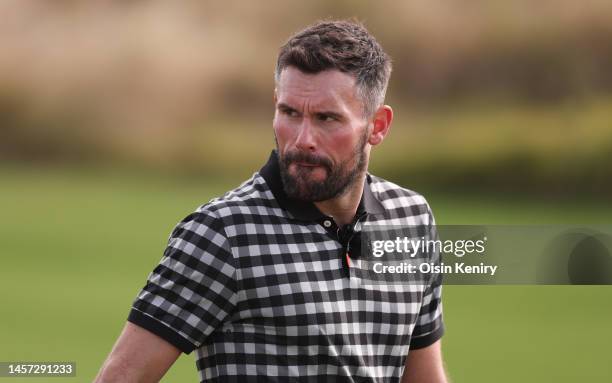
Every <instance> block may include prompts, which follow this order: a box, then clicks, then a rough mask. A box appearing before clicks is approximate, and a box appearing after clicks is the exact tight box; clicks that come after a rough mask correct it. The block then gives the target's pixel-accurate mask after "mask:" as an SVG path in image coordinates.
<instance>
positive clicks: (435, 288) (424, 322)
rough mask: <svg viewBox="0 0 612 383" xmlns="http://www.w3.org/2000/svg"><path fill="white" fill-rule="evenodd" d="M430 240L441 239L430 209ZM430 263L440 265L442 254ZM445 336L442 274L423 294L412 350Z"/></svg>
mask: <svg viewBox="0 0 612 383" xmlns="http://www.w3.org/2000/svg"><path fill="white" fill-rule="evenodd" d="M427 210H428V217H429V222H428V224H429V228H428V229H429V232H428V235H429V237H430V238H433V239H439V238H438V232H437V229H436V225H435V221H434V218H433V214H432V212H431V209H430V208H429V207H428V209H427ZM430 256H431V257H432V258H431V259H430V262H435V263H439V261H440V254H438V253H435V254H430ZM442 335H444V322H443V320H442V274H437V275H432V278H431V279H430V280H429V281H428V284H427V287H426V288H425V291H424V293H423V300H422V302H421V310H420V311H419V316H418V318H417V322H416V325H415V328H414V330H413V332H412V337H411V339H410V349H412V350H414V349H419V348H425V347H427V346H430V345H431V344H433V343H435V342H436V341H437V340H438V339H440V338H442Z"/></svg>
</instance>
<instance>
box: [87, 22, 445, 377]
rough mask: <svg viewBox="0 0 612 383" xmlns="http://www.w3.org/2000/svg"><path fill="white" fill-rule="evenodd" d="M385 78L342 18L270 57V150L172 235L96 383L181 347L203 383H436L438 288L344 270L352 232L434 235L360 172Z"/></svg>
mask: <svg viewBox="0 0 612 383" xmlns="http://www.w3.org/2000/svg"><path fill="white" fill-rule="evenodd" d="M390 73H391V63H390V60H389V58H388V56H387V55H386V54H385V52H384V51H383V50H382V48H381V47H380V45H379V44H378V43H377V42H376V40H375V39H374V38H373V37H372V36H371V35H370V34H369V33H368V32H367V30H366V29H365V28H364V27H363V26H361V25H359V24H356V23H353V22H346V21H336V22H321V23H318V24H315V25H313V26H310V27H308V28H306V29H305V30H303V31H301V32H299V33H298V34H296V35H294V36H293V37H292V38H291V39H290V40H289V41H288V42H287V43H286V44H285V45H284V46H283V47H282V48H281V51H280V54H279V57H278V61H277V67H276V76H275V79H276V89H275V94H274V99H275V104H276V111H275V115H274V122H273V127H274V134H275V138H276V150H275V151H273V152H272V154H271V156H270V158H269V160H268V162H267V163H266V164H265V165H264V166H263V168H262V169H261V170H260V171H259V172H257V173H255V174H254V176H253V177H252V178H251V179H249V180H248V181H246V182H245V183H243V184H242V185H241V186H240V187H238V188H237V189H235V190H232V191H230V192H228V193H226V194H225V195H224V196H222V197H220V198H216V199H213V200H212V201H210V202H209V203H207V204H205V205H203V206H201V207H200V208H199V209H198V210H197V211H196V212H195V213H193V214H191V215H190V216H188V217H187V218H185V219H184V220H183V221H182V222H181V223H180V224H179V225H178V226H177V227H176V228H175V230H174V231H173V233H172V235H171V237H170V240H169V243H168V247H167V249H166V251H165V253H164V256H163V258H162V260H161V261H160V264H159V265H158V266H157V267H156V268H155V270H154V271H153V272H152V273H151V275H150V276H149V279H148V282H147V284H146V286H145V287H144V289H143V290H142V292H141V293H140V294H139V295H138V297H137V299H136V301H135V302H134V305H133V307H132V311H131V313H130V315H129V318H128V323H127V325H126V327H125V328H124V330H123V332H122V334H121V335H120V337H119V339H118V341H117V343H116V344H115V346H114V348H113V350H112V352H111V354H110V355H109V357H108V359H107V360H106V362H105V363H104V365H103V367H102V369H101V371H100V373H99V375H98V378H97V381H98V382H149V381H157V380H159V379H161V377H162V376H163V374H164V373H165V372H166V371H167V369H168V368H169V367H170V366H171V365H172V363H173V362H174V361H175V360H176V359H177V357H178V356H179V354H180V352H181V351H182V352H186V353H189V352H191V351H193V350H196V358H197V368H198V370H199V373H200V377H201V380H202V381H206V382H238V381H240V382H250V381H274V382H290V381H308V382H311V381H312V382H331V381H333V382H399V381H400V380H402V379H403V380H402V381H404V382H446V378H445V374H444V370H443V366H442V358H441V349H440V338H441V336H442V333H443V323H442V316H441V302H440V300H441V286H440V285H439V283H438V284H436V283H432V284H430V285H428V286H422V289H421V290H410V289H404V290H402V289H397V288H389V287H388V286H386V285H366V284H363V283H361V282H360V280H359V278H356V277H354V275H352V274H351V267H354V265H353V262H352V261H351V258H356V257H358V256H359V254H354V253H351V249H350V245H351V243H354V241H352V238H353V237H355V235H356V234H358V232H359V229H360V226H361V225H362V224H366V223H367V224H379V223H382V224H399V225H402V224H405V225H424V226H431V225H432V224H433V218H432V215H431V212H430V210H429V207H428V205H427V203H426V201H425V199H424V198H423V197H421V196H420V195H418V194H416V193H414V192H412V191H409V190H406V189H403V188H400V187H399V186H397V185H395V184H392V183H390V182H387V181H384V180H383V179H380V178H377V177H374V176H372V175H370V174H368V173H367V166H368V163H369V159H370V151H371V149H372V147H373V146H376V145H378V144H380V143H381V142H382V141H383V139H384V138H385V137H386V136H387V134H388V132H389V127H390V125H391V121H392V119H393V112H392V110H391V108H390V107H389V106H387V105H384V104H383V101H384V95H385V91H386V87H387V83H388V79H389V76H390ZM408 351H410V352H408Z"/></svg>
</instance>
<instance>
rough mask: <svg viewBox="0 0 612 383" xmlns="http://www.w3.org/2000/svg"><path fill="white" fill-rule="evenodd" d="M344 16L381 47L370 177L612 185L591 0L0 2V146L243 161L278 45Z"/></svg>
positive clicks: (466, 185) (252, 155)
mask: <svg viewBox="0 0 612 383" xmlns="http://www.w3.org/2000/svg"><path fill="white" fill-rule="evenodd" d="M345 17H355V18H357V19H359V20H361V21H363V22H364V23H365V24H366V26H367V27H368V28H369V29H370V30H371V31H372V32H373V33H374V35H375V36H377V38H378V39H379V41H380V42H381V43H382V44H383V46H384V47H385V48H386V50H387V51H388V52H389V53H390V55H391V56H392V58H393V61H394V71H393V75H392V79H391V84H390V89H389V93H388V97H387V102H388V103H389V104H391V105H392V106H394V109H395V112H396V121H395V123H394V127H393V131H392V134H391V136H390V137H389V140H387V142H385V144H384V145H383V146H382V147H381V148H380V149H377V150H378V153H377V154H376V155H375V158H374V163H373V165H372V166H373V169H374V170H375V171H376V172H377V173H378V174H381V175H383V176H386V177H388V178H391V179H393V180H396V181H398V182H402V183H403V184H405V185H407V186H408V187H414V188H417V189H418V188H419V187H432V188H438V189H444V190H448V191H451V192H452V191H454V190H482V191H486V190H498V191H507V192H522V193H542V194H548V193H552V194H560V195H583V194H590V195H598V196H602V197H609V196H610V191H611V190H612V177H611V175H612V171H611V170H610V166H609V163H610V162H611V160H612V154H611V153H612V126H611V123H610V122H611V121H612V120H611V118H612V112H611V110H612V71H610V69H609V68H612V44H611V43H610V41H612V2H609V1H603V0H601V1H600V0H585V1H581V2H576V1H570V0H557V1H542V2H536V3H534V2H528V1H513V2H489V1H485V0H480V1H471V2H464V1H445V2H435V3H432V2H428V1H411V2H395V1H379V2H367V1H356V2H353V1H337V2H328V1H323V0H319V1H312V2H294V1H289V2H286V1H269V2H261V3H256V2H239V1H224V2H212V1H205V2H201V1H183V2H180V3H179V2H172V3H170V2H161V1H153V2H140V1H129V2H116V1H100V2H87V3H85V2H78V1H68V0H64V1H53V2H39V1H17V0H13V1H4V2H2V3H1V4H0V158H1V159H3V160H4V161H14V162H23V161H25V162H35V163H59V164H69V165H70V164H91V165H99V164H118V165H119V166H134V167H136V168H140V167H144V168H152V169H162V170H166V171H170V172H175V173H186V174H206V175H224V174H228V172H233V174H236V175H237V177H238V176H240V177H242V176H244V175H247V174H250V173H251V172H252V171H254V170H256V169H257V167H253V164H254V163H256V164H259V163H260V162H263V161H264V160H265V156H266V154H267V152H268V151H269V150H270V148H272V145H273V139H272V132H271V129H270V121H271V119H272V114H273V105H272V90H273V87H274V83H273V76H272V74H273V68H274V64H275V58H276V53H277V49H278V47H279V46H280V45H282V44H283V43H284V41H285V40H286V39H287V38H288V36H289V35H290V34H291V33H293V32H295V31H297V30H299V29H300V28H302V27H303V26H305V25H307V24H309V23H311V22H313V21H315V20H318V19H322V18H345ZM247 169H248V170H247ZM415 185H416V186H415Z"/></svg>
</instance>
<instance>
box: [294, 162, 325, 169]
mask: <svg viewBox="0 0 612 383" xmlns="http://www.w3.org/2000/svg"><path fill="white" fill-rule="evenodd" d="M294 164H296V165H297V166H303V167H306V168H316V167H319V166H323V165H321V164H313V163H310V162H294Z"/></svg>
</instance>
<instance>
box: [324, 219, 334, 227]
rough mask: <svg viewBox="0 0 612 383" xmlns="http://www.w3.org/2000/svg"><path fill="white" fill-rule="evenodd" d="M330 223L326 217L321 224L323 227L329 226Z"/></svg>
mask: <svg viewBox="0 0 612 383" xmlns="http://www.w3.org/2000/svg"><path fill="white" fill-rule="evenodd" d="M331 225H332V223H331V221H330V220H329V219H326V220H325V221H323V226H325V227H331Z"/></svg>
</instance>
